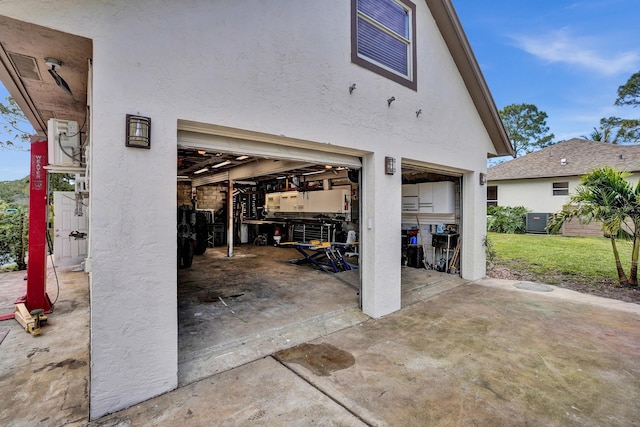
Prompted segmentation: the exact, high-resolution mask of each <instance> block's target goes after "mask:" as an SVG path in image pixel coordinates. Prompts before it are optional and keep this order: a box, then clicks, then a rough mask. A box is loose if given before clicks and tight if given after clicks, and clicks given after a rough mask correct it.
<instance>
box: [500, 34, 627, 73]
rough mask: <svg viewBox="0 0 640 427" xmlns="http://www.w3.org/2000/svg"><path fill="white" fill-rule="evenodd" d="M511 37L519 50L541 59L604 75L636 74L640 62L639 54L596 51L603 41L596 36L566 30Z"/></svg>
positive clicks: (600, 49)
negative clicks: (576, 35) (571, 32)
mask: <svg viewBox="0 0 640 427" xmlns="http://www.w3.org/2000/svg"><path fill="white" fill-rule="evenodd" d="M511 38H512V39H513V40H514V41H515V43H516V46H517V47H518V48H520V49H522V50H524V51H525V52H527V53H530V54H531V55H534V56H536V57H538V58H540V59H542V60H545V61H548V62H550V63H565V64H569V65H577V66H580V67H582V68H586V69H589V70H592V71H595V72H597V73H599V74H602V75H605V76H609V75H615V74H619V73H629V72H634V71H636V70H637V68H638V64H639V63H640V54H638V52H637V51H626V52H619V53H609V49H607V48H606V47H602V46H599V50H596V47H595V46H597V45H599V44H601V41H599V40H596V39H594V38H593V37H575V36H572V35H570V34H569V32H568V30H567V29H561V30H558V31H553V32H549V33H546V34H541V35H535V36H529V35H518V36H512V37H511Z"/></svg>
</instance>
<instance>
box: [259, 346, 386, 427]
mask: <svg viewBox="0 0 640 427" xmlns="http://www.w3.org/2000/svg"><path fill="white" fill-rule="evenodd" d="M271 357H272V358H273V359H275V361H276V362H278V363H279V364H281V365H282V366H284V368H285V369H287V370H289V371H290V372H293V374H294V375H295V376H297V377H298V378H300V379H301V380H302V381H304V382H306V383H307V384H309V385H310V386H311V387H313V388H315V389H316V390H318V391H319V392H320V393H322V394H323V395H325V396H327V397H328V398H329V399H331V400H332V401H333V402H335V403H336V404H337V405H338V406H340V407H342V408H343V409H344V410H345V411H347V412H348V413H350V414H351V415H353V416H354V417H356V418H357V419H359V420H360V421H362V422H363V423H364V424H366V425H367V426H369V427H375V426H376V424H371V423H370V422H369V421H367V420H365V419H364V418H363V417H362V415H360V414H358V413H356V412H354V411H353V410H351V409H350V408H349V407H347V406H346V405H344V404H343V403H342V402H340V401H339V400H338V399H336V398H335V397H333V396H331V395H330V394H329V393H327V392H325V391H324V390H322V389H321V388H318V387H317V386H316V385H315V384H314V383H312V382H311V380H309V379H307V378H305V377H303V376H302V375H300V374H299V373H297V372H296V371H295V370H294V369H291V368H290V367H289V366H287V365H286V363H283V362H282V361H281V360H280V359H278V358H277V357H276V356H274V355H271Z"/></svg>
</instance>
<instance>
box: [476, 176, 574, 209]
mask: <svg viewBox="0 0 640 427" xmlns="http://www.w3.org/2000/svg"><path fill="white" fill-rule="evenodd" d="M554 182H569V195H568V196H554V195H553V183H554ZM579 183H580V178H578V177H562V178H538V179H514V180H509V181H490V182H489V183H488V185H496V186H497V187H498V205H499V206H524V207H526V208H527V209H528V210H529V211H531V212H541V213H544V212H550V213H553V212H558V211H561V210H562V206H564V205H565V204H567V203H568V202H569V198H570V197H571V194H573V193H574V190H575V188H576V186H577V185H578V184H579Z"/></svg>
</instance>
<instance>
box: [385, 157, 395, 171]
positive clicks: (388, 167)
mask: <svg viewBox="0 0 640 427" xmlns="http://www.w3.org/2000/svg"><path fill="white" fill-rule="evenodd" d="M384 173H385V174H387V175H393V174H395V173H396V159H395V158H394V157H385V158H384Z"/></svg>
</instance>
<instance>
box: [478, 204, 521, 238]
mask: <svg viewBox="0 0 640 427" xmlns="http://www.w3.org/2000/svg"><path fill="white" fill-rule="evenodd" d="M527 212H529V210H528V209H527V208H525V207H524V206H514V207H511V206H489V207H487V230H488V231H493V232H496V233H506V234H524V233H525V231H526V227H527V218H526V216H527Z"/></svg>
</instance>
